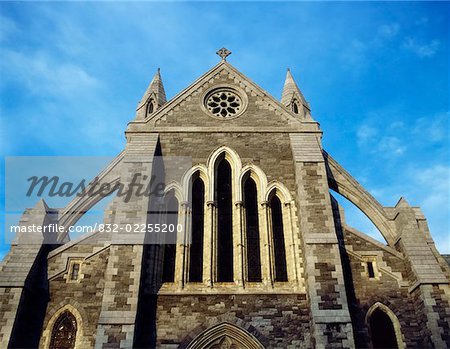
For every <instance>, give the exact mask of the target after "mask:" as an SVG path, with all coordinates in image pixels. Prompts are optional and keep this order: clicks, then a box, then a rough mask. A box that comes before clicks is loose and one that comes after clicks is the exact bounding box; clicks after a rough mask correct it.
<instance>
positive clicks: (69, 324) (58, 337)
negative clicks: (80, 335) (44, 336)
mask: <svg viewBox="0 0 450 349" xmlns="http://www.w3.org/2000/svg"><path fill="white" fill-rule="evenodd" d="M76 335H77V321H76V320H75V317H74V316H73V315H72V313H70V312H69V311H65V312H63V313H62V314H61V315H60V316H59V318H58V319H57V320H56V322H55V325H54V326H53V331H52V337H51V341H50V349H72V348H74V347H75V338H76Z"/></svg>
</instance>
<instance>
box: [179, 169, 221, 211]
mask: <svg viewBox="0 0 450 349" xmlns="http://www.w3.org/2000/svg"><path fill="white" fill-rule="evenodd" d="M194 176H199V177H200V178H201V180H202V181H203V184H204V185H205V200H206V201H212V200H213V199H212V198H211V195H212V194H211V192H210V190H209V188H210V183H211V180H210V178H211V177H210V176H209V173H208V169H207V167H206V166H204V165H200V164H199V165H195V166H193V167H191V168H190V169H189V170H187V171H186V173H185V174H184V175H183V178H182V179H181V183H182V187H181V192H182V198H183V200H180V203H182V202H188V201H189V199H190V190H191V185H192V181H193V178H194Z"/></svg>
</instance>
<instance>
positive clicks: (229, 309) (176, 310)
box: [156, 294, 311, 348]
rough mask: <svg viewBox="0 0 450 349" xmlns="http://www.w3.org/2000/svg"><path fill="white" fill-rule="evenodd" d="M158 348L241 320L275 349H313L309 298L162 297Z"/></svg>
mask: <svg viewBox="0 0 450 349" xmlns="http://www.w3.org/2000/svg"><path fill="white" fill-rule="evenodd" d="M156 316H157V320H156V326H157V345H158V347H161V348H176V347H177V346H178V345H179V344H180V343H182V342H183V341H184V340H185V338H186V337H189V336H190V337H194V336H193V334H194V335H196V334H197V333H198V332H200V331H199V329H201V330H203V329H207V328H208V323H213V322H215V321H216V319H218V318H219V319H220V320H221V321H230V322H234V321H235V319H236V318H237V319H241V320H242V321H243V322H244V323H247V324H249V325H251V326H252V327H254V328H255V329H256V331H257V332H258V333H259V334H260V335H261V337H260V338H259V340H260V341H261V342H262V344H263V345H265V346H271V347H273V348H310V347H311V338H310V328H309V321H310V313H309V307H308V305H307V301H306V294H300V295H292V294H291V295H288V294H285V295H276V294H245V295H244V294H236V295H160V296H158V300H157V314H156Z"/></svg>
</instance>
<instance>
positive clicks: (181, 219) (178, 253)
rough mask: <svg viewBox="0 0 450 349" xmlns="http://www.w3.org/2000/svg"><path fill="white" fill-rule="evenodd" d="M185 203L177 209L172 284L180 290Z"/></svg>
mask: <svg viewBox="0 0 450 349" xmlns="http://www.w3.org/2000/svg"><path fill="white" fill-rule="evenodd" d="M186 205H187V204H186V203H185V202H182V203H180V205H179V207H178V220H177V222H178V223H177V227H176V228H177V241H176V250H175V277H174V283H175V285H177V287H178V288H179V289H182V288H183V286H184V283H185V277H184V269H185V260H184V256H185V246H186V244H185V240H186V219H187V212H186ZM178 224H181V227H182V231H181V234H182V236H181V237H180V236H179V235H180V233H179V232H178Z"/></svg>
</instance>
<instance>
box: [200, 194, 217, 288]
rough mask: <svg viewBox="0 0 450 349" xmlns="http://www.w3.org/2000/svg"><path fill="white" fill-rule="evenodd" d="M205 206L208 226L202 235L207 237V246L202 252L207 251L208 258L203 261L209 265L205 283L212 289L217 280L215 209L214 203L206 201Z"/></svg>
mask: <svg viewBox="0 0 450 349" xmlns="http://www.w3.org/2000/svg"><path fill="white" fill-rule="evenodd" d="M206 206H207V211H209V214H208V218H209V226H206V227H207V228H208V229H205V231H204V234H205V236H208V241H209V245H205V246H204V247H203V250H204V251H206V250H208V254H207V255H208V258H204V261H205V262H206V263H209V266H208V268H207V270H208V279H209V280H207V283H208V285H209V286H210V287H212V286H213V285H214V282H215V281H216V280H217V248H216V247H217V208H216V204H215V202H214V201H207V202H206Z"/></svg>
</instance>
